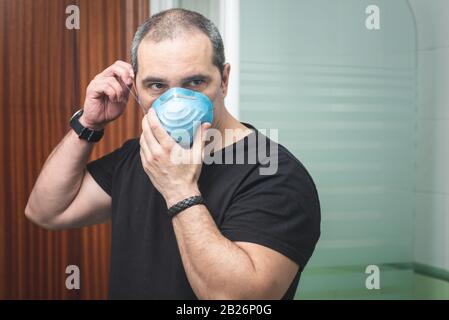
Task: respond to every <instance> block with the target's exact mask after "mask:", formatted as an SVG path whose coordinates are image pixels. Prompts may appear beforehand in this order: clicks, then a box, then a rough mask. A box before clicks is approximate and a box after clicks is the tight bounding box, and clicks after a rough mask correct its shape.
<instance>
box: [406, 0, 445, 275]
mask: <svg viewBox="0 0 449 320" xmlns="http://www.w3.org/2000/svg"><path fill="white" fill-rule="evenodd" d="M410 4H411V6H412V9H413V12H414V14H415V17H416V24H417V36H418V38H417V43H418V54H417V56H418V110H417V112H418V122H417V163H416V166H417V168H416V169H417V175H416V176H417V181H416V227H415V232H416V234H415V261H416V262H418V263H422V264H426V265H431V266H434V267H438V268H443V269H446V270H449V232H448V229H449V37H448V35H449V1H447V0H431V1H429V0H410Z"/></svg>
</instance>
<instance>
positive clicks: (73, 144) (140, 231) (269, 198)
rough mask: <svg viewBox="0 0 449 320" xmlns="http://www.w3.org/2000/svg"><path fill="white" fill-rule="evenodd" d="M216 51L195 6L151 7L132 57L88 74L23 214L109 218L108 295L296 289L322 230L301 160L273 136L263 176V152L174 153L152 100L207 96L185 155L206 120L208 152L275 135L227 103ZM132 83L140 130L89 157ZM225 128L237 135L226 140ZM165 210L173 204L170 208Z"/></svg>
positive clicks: (260, 295)
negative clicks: (268, 170) (245, 158)
mask: <svg viewBox="0 0 449 320" xmlns="http://www.w3.org/2000/svg"><path fill="white" fill-rule="evenodd" d="M224 59H225V58H224V50H223V43H222V40H221V37H220V34H219V32H218V30H217V28H216V27H215V26H214V25H213V24H212V23H211V22H210V21H209V20H208V19H206V18H205V17H203V16H202V15H200V14H198V13H195V12H191V11H187V10H183V9H173V10H169V11H165V12H162V13H160V14H157V15H155V16H153V17H151V18H150V19H149V20H147V21H146V22H145V23H144V24H143V25H142V26H141V27H140V28H139V30H138V31H137V33H136V36H135V38H134V41H133V45H132V66H131V65H130V64H128V63H125V62H121V61H117V62H116V63H115V64H113V65H112V66H110V67H109V68H107V69H106V70H104V71H103V72H102V73H100V74H99V75H97V76H96V77H95V78H94V79H93V80H92V82H91V83H90V84H89V86H88V88H87V92H86V100H85V103H84V107H83V109H84V111H83V113H82V114H80V113H78V114H77V116H75V119H76V120H78V122H79V123H78V127H76V126H74V130H71V131H70V132H69V133H68V134H67V135H66V137H65V138H64V139H63V140H62V141H61V143H60V144H59V145H58V146H57V147H56V148H55V150H54V151H53V152H52V154H51V155H50V156H49V158H48V160H47V161H46V163H45V165H44V167H43V169H42V172H41V174H40V176H39V177H38V180H37V182H36V184H35V186H34V189H33V191H32V193H31V195H30V198H29V201H28V205H27V208H26V212H25V213H26V215H27V217H28V218H29V219H31V220H32V221H34V222H35V223H37V224H39V225H41V226H43V227H45V228H49V229H64V228H79V227H82V226H86V225H92V224H96V223H102V222H105V221H107V220H109V219H111V220H112V248H111V250H112V251H111V264H110V288H109V297H110V298H111V299H123V298H124V299H129V298H138V299H140V298H143V299H147V298H148V299H196V298H198V299H281V298H284V299H292V298H293V297H294V294H295V291H296V288H297V285H298V281H299V276H300V273H301V271H302V270H303V269H304V267H305V265H306V263H307V261H308V260H309V258H310V256H311V255H312V252H313V250H314V248H315V244H316V242H317V240H318V238H319V235H320V207H319V200H318V195H317V192H316V189H315V185H314V183H313V181H312V178H311V177H310V176H309V174H308V173H307V171H306V169H305V168H304V167H303V166H302V165H301V163H300V162H299V161H298V160H297V159H296V158H294V156H293V155H291V154H290V153H289V152H288V151H287V150H286V149H285V148H284V147H282V146H281V145H277V144H276V147H277V148H276V149H277V150H276V151H275V152H272V153H273V154H271V155H270V156H273V155H275V156H276V157H277V161H278V167H277V170H276V172H275V173H273V174H269V175H264V174H261V170H259V169H261V168H262V167H264V164H263V161H257V162H256V163H249V162H248V163H244V164H236V163H233V164H229V163H227V162H226V163H224V164H219V163H209V164H206V163H202V161H192V162H190V163H181V164H180V163H174V162H173V161H172V159H171V154H172V152H173V150H175V149H176V148H179V146H178V145H177V143H176V142H175V141H174V140H173V139H172V138H171V136H170V135H169V134H168V133H167V131H166V130H165V129H164V127H163V126H162V125H161V122H160V120H159V119H158V116H157V115H156V113H155V112H154V110H153V108H150V107H151V106H152V105H153V103H154V102H155V101H156V100H157V99H158V98H159V97H160V96H161V95H162V94H163V93H164V92H167V91H168V90H169V89H171V88H178V87H182V88H186V89H189V90H193V91H195V92H198V93H202V94H204V95H206V96H207V97H208V98H209V99H210V101H211V102H212V103H213V114H214V116H213V121H212V123H211V124H209V123H203V124H202V125H201V126H200V127H199V128H198V130H197V133H196V135H195V138H194V142H193V146H192V147H191V148H190V149H183V150H184V151H185V152H187V153H192V154H191V155H192V158H194V157H195V155H196V156H198V152H200V154H201V153H203V155H202V156H203V157H204V150H205V148H204V144H205V140H206V138H207V137H206V133H207V132H208V129H210V128H211V129H210V130H212V129H215V130H216V131H218V132H219V133H221V136H222V140H221V141H218V140H219V139H217V141H208V143H211V144H210V145H213V146H214V148H213V149H212V152H211V154H213V155H215V156H216V155H217V154H218V155H219V156H220V157H221V155H222V156H223V157H225V155H226V154H228V153H230V152H232V151H234V150H235V149H237V148H236V146H237V145H238V144H239V143H242V142H243V146H244V151H243V152H244V153H245V155H246V154H249V153H251V152H257V151H258V150H256V149H257V148H259V147H260V146H261V145H262V141H261V140H260V139H262V140H264V142H267V141H268V142H269V143H270V144H271V145H273V144H274V142H273V141H271V140H269V139H268V138H267V137H265V136H263V135H259V134H257V133H258V132H257V130H256V129H255V128H254V127H252V126H251V125H249V124H242V123H240V122H239V121H237V120H236V119H235V118H234V117H232V116H231V115H230V114H229V113H228V111H227V110H226V108H225V106H224V98H225V96H226V94H227V88H228V82H229V75H230V66H229V64H225V60H224ZM133 81H135V84H136V91H137V93H138V97H139V101H140V104H141V105H142V106H143V107H144V109H145V108H146V109H148V112H147V113H146V115H145V116H144V118H143V120H142V135H141V137H140V139H132V140H129V141H127V142H125V143H124V144H123V146H122V147H121V148H119V149H117V150H115V151H114V152H112V153H110V154H108V155H106V156H104V157H102V158H100V159H98V160H96V161H93V162H91V163H89V164H86V163H87V159H88V157H89V155H90V153H91V151H92V149H93V147H94V143H93V141H97V140H98V139H99V138H101V135H102V132H101V130H102V129H103V128H104V127H105V126H106V125H107V124H108V123H109V122H111V121H113V120H115V119H116V118H118V117H119V116H120V115H121V114H122V113H123V111H124V109H125V107H126V104H127V101H128V98H129V88H130V87H131V85H132V84H133ZM273 108H276V106H273ZM80 128H83V130H84V132H83V130H81V131H79V130H78V129H80ZM227 130H228V131H229V130H233V132H234V133H235V134H234V137H233V139H232V140H230V139H229V138H228V139H227V138H226V135H225V132H226V131H227ZM75 131H78V133H76V132H75ZM85 132H90V133H89V135H86V134H85ZM255 136H257V137H258V139H256V141H257V143H256V144H254V143H250V141H254V139H252V138H254V137H255ZM260 137H262V138H260ZM214 140H215V139H214ZM240 145H242V144H240ZM208 146H209V144H208ZM270 150H271V149H270ZM202 159H204V158H202ZM200 160H201V159H200ZM186 199H195V201H196V200H198V199H199V200H198V201H196V202H195V201H191V202H189V201H187V202H186V201H185V200H186ZM183 201H184V202H183ZM180 203H181V204H182V205H181V207H179V204H180ZM186 203H187V204H186ZM176 205H178V206H176ZM173 208H175V209H176V208H177V209H176V210H175V213H176V214H174V215H168V214H167V213H168V212H167V210H168V209H170V210H173ZM169 212H173V211H169Z"/></svg>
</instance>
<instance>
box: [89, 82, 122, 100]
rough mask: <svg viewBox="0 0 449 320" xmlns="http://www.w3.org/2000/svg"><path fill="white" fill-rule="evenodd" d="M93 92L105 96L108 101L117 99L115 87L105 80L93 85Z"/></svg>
mask: <svg viewBox="0 0 449 320" xmlns="http://www.w3.org/2000/svg"><path fill="white" fill-rule="evenodd" d="M93 89H94V92H95V93H96V97H102V96H107V97H108V99H109V100H110V101H114V102H115V101H117V100H118V97H119V96H118V93H117V92H116V91H115V89H114V88H113V87H112V86H111V85H109V83H107V82H102V83H99V84H97V85H96V86H94V88H93Z"/></svg>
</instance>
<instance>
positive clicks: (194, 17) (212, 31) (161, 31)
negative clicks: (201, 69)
mask: <svg viewBox="0 0 449 320" xmlns="http://www.w3.org/2000/svg"><path fill="white" fill-rule="evenodd" d="M195 29H196V30H199V31H201V32H203V33H204V34H205V35H206V36H207V37H208V38H209V39H210V41H211V43H212V47H213V57H212V63H213V64H214V65H215V66H216V67H217V68H218V70H219V71H220V74H221V75H222V76H223V68H224V64H225V54H224V45H223V40H222V38H221V35H220V32H219V31H218V29H217V27H216V26H215V24H214V23H213V22H212V21H210V20H209V19H207V18H206V17H205V16H203V15H201V14H199V13H197V12H194V11H190V10H186V9H181V8H175V9H169V10H165V11H162V12H160V13H158V14H155V15H153V16H151V17H150V18H149V19H147V20H146V21H145V22H144V23H143V24H142V25H141V26H140V27H139V28H138V29H137V32H136V34H135V36H134V40H133V42H132V45H131V64H132V67H133V69H134V74H136V75H137V71H138V69H139V67H138V62H137V50H138V49H139V45H140V43H141V42H142V40H143V39H144V38H146V37H149V39H151V40H152V41H155V42H159V41H162V40H165V39H173V38H175V37H176V36H177V35H179V34H181V33H182V32H185V31H192V30H195Z"/></svg>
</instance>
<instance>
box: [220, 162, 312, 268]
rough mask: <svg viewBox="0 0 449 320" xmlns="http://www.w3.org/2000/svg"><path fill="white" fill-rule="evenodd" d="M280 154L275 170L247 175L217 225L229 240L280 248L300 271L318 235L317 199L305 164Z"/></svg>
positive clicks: (276, 249)
mask: <svg viewBox="0 0 449 320" xmlns="http://www.w3.org/2000/svg"><path fill="white" fill-rule="evenodd" d="M282 158H283V159H281V157H280V158H279V169H278V172H277V173H276V174H274V175H265V176H264V175H260V174H259V170H256V171H255V172H253V173H252V174H251V176H250V177H249V178H248V179H246V181H245V183H244V185H243V186H242V188H240V190H239V191H238V192H237V194H236V196H235V198H234V200H233V202H232V204H231V205H230V207H229V208H228V210H227V211H226V214H225V218H224V221H223V223H222V225H221V227H220V230H221V232H222V234H223V235H224V236H225V237H226V238H228V239H229V240H231V241H244V242H252V243H256V244H260V245H263V246H266V247H269V248H271V249H273V250H275V251H278V252H279V253H281V254H283V255H285V256H287V257H288V258H290V259H291V260H293V261H295V262H296V263H297V264H298V265H299V267H300V270H303V269H304V267H305V265H306V264H307V262H308V260H309V258H310V257H311V255H312V253H313V251H314V249H315V245H316V243H317V241H318V239H319V236H320V220H321V214H320V204H319V199H318V194H317V191H316V188H315V184H314V182H313V180H312V178H311V177H310V176H309V174H308V172H307V171H306V169H305V168H304V167H303V166H302V165H301V164H300V163H299V162H298V161H297V160H296V159H294V160H293V159H291V158H289V157H288V158H287V157H286V156H282Z"/></svg>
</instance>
